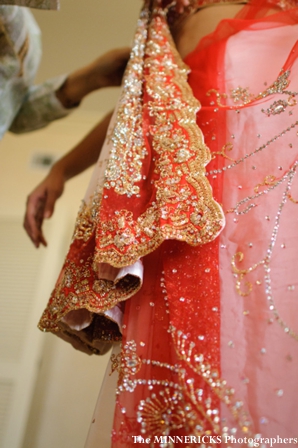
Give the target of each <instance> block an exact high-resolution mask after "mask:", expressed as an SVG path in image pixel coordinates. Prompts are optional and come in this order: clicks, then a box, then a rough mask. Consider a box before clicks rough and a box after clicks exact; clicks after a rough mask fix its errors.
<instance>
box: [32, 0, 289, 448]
mask: <svg viewBox="0 0 298 448" xmlns="http://www.w3.org/2000/svg"><path fill="white" fill-rule="evenodd" d="M272 7H275V8H276V12H275V13H274V14H271V15H268V16H267V12H268V11H269V9H270V8H272ZM297 37H298V8H297V6H296V4H295V2H294V3H293V2H287V1H284V2H273V1H268V2H265V1H260V2H256V1H253V2H249V3H248V4H247V5H246V6H245V7H244V8H243V9H242V10H241V12H240V13H239V14H238V16H237V17H236V18H234V19H232V20H223V21H222V22H221V23H220V24H219V25H218V27H217V29H216V31H215V32H214V33H212V34H211V35H209V36H206V37H205V38H204V39H202V40H201V42H199V44H198V46H197V48H196V49H195V51H194V52H192V53H191V54H190V55H188V56H187V58H186V60H185V63H186V64H187V66H188V67H189V68H190V73H189V75H188V83H189V84H187V83H186V76H187V73H188V71H187V66H185V65H184V64H183V63H182V62H181V61H180V59H179V56H178V54H177V52H176V50H175V47H174V44H173V42H172V40H171V36H170V34H169V30H168V25H167V20H166V13H165V11H164V10H162V9H161V8H157V9H154V8H153V9H151V10H150V9H148V8H147V7H145V9H144V10H143V12H142V14H141V18H140V21H139V25H138V30H137V34H136V39H135V45H134V47H133V50H132V57H131V61H130V63H129V66H128V69H127V73H126V76H125V80H124V87H123V93H122V96H121V98H120V101H119V104H118V108H117V111H116V112H115V115H114V119H113V123H112V125H111V132H110V134H109V136H108V139H107V143H106V147H105V149H104V152H103V155H102V158H101V159H100V161H99V164H98V166H97V168H96V170H95V174H94V177H93V180H92V182H91V184H90V187H89V189H88V192H87V195H86V198H85V203H84V206H83V208H82V210H81V212H80V215H79V218H78V221H77V226H76V229H75V233H74V240H73V243H72V246H71V248H70V252H69V254H68V256H67V259H66V262H65V265H64V267H63V270H62V273H61V276H60V278H59V280H58V283H57V285H56V288H55V291H54V292H53V295H52V297H51V299H50V302H49V305H48V307H47V309H46V311H45V313H44V315H43V317H42V319H41V322H40V327H41V328H42V329H45V330H50V331H53V332H56V333H57V334H58V335H60V336H61V337H63V338H64V339H66V340H69V341H70V342H72V343H73V345H74V346H76V347H78V348H81V349H83V350H85V351H87V352H92V351H94V352H103V351H105V350H106V347H107V344H109V343H110V342H111V341H113V340H114V341H118V340H120V338H122V351H121V354H120V355H118V356H117V357H115V358H114V359H113V365H114V368H117V369H118V371H119V383H118V388H117V395H116V411H115V419H114V429H113V433H112V446H113V447H114V448H120V447H121V448H122V447H123V448H124V447H130V446H134V444H135V443H136V442H137V441H138V440H139V439H136V437H137V436H140V437H143V438H144V439H149V440H150V442H149V446H152V447H161V446H163V447H172V446H177V447H179V446H181V447H182V446H188V447H195V446H203V445H204V444H205V446H218V444H221V446H231V443H232V444H233V445H232V446H235V447H240V446H253V445H252V444H253V443H256V442H253V440H254V438H257V439H261V438H263V441H261V442H259V443H260V446H262V444H263V446H270V441H268V439H269V438H273V439H274V438H275V439H276V440H277V437H279V438H280V439H283V440H284V439H288V442H287V443H288V444H290V446H294V444H295V443H297V442H295V440H297V437H298V434H297V421H298V418H297V417H298V415H297V406H296V403H295V400H294V399H293V398H294V397H295V394H296V393H297V380H296V378H297V359H298V356H297V355H298V351H297V340H298V334H297V328H298V326H297V288H298V283H297V273H296V272H297V270H296V260H297V244H298V243H297V241H298V239H297V236H298V234H297V232H298V230H297V229H298V226H297V219H298V215H297V199H298V185H297V180H296V170H297V164H298V143H297V138H298V137H297V135H298V109H297V95H298V76H297V75H298V64H297V51H298V44H297ZM189 86H190V87H191V89H192V90H191V89H190V88H189ZM192 93H193V94H192ZM198 101H199V103H198ZM108 153H109V161H108V162H107V166H106V170H105V175H104V177H103V178H102V179H100V181H99V173H100V172H101V173H102V165H103V164H104V163H105V162H104V160H105V158H106V157H107V154H108ZM122 315H123V321H122ZM121 333H122V335H121ZM233 438H234V440H233ZM266 439H267V440H266ZM140 440H141V439H140ZM275 443H278V442H275ZM255 446H256V445H255Z"/></svg>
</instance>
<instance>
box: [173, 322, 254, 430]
mask: <svg viewBox="0 0 298 448" xmlns="http://www.w3.org/2000/svg"><path fill="white" fill-rule="evenodd" d="M170 332H171V334H172V337H173V341H174V346H175V349H176V353H177V355H178V357H179V359H180V360H182V361H183V362H184V363H185V365H187V366H188V367H189V368H190V369H191V370H192V372H193V373H194V374H195V375H199V376H200V378H202V380H203V381H204V382H205V383H206V385H208V386H209V387H210V388H211V390H212V392H213V393H214V394H215V395H216V396H217V397H218V398H219V399H220V401H222V402H223V403H224V404H225V405H226V406H227V408H228V409H229V410H230V412H231V414H232V416H233V418H234V419H235V421H236V422H237V424H238V426H239V428H240V429H241V430H242V432H243V433H244V434H246V435H247V436H252V433H251V428H252V425H251V420H250V417H249V415H248V413H247V411H245V409H243V403H242V402H239V401H238V400H236V399H235V397H234V394H235V391H234V389H232V388H231V387H229V386H228V385H227V383H226V381H225V380H223V379H221V378H220V376H219V372H218V371H217V370H216V369H213V368H212V366H210V364H209V363H208V362H207V361H205V360H204V356H203V355H202V354H199V353H198V352H196V351H195V350H194V349H195V347H196V344H195V343H194V342H192V341H189V340H188V337H187V335H185V334H183V333H182V332H181V331H177V329H176V328H175V327H173V326H172V327H171V328H170ZM179 374H180V375H181V382H180V384H182V385H183V386H182V387H183V388H184V392H186V394H187V396H188V397H189V398H190V401H191V403H192V405H194V407H195V409H197V410H198V412H199V413H201V414H202V413H203V415H204V417H205V418H206V419H207V421H208V422H209V423H211V425H212V429H213V431H214V433H215V434H219V435H222V436H225V435H227V434H228V431H229V428H228V427H227V426H225V427H224V428H221V425H220V418H219V409H218V408H217V407H215V408H214V406H212V401H211V399H210V394H208V389H206V390H204V389H198V390H194V388H193V383H194V381H193V380H192V379H191V378H189V377H188V378H187V375H186V370H185V369H182V370H181V371H180V372H179ZM202 429H203V428H202ZM198 435H199V434H198Z"/></svg>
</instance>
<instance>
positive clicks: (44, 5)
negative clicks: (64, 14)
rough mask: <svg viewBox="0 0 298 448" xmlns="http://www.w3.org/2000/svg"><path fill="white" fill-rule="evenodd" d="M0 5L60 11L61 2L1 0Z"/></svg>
mask: <svg viewBox="0 0 298 448" xmlns="http://www.w3.org/2000/svg"><path fill="white" fill-rule="evenodd" d="M0 5H16V6H26V7H28V8H37V9H59V6H60V2H59V0H0Z"/></svg>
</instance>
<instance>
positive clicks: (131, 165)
mask: <svg viewBox="0 0 298 448" xmlns="http://www.w3.org/2000/svg"><path fill="white" fill-rule="evenodd" d="M148 19H149V11H148V9H147V8H144V10H143V11H142V13H141V17H140V19H139V22H138V28H137V32H136V35H135V42H134V46H133V48H132V52H131V56H130V60H129V62H128V65H127V69H126V73H125V77H124V82H123V91H122V95H121V98H120V102H119V104H120V106H119V109H118V112H117V120H116V124H115V128H114V130H113V133H112V136H111V139H112V142H113V146H112V150H111V154H110V159H109V163H108V167H107V170H106V173H105V177H106V181H105V188H106V189H110V188H111V189H114V190H115V192H116V193H117V194H120V195H123V194H126V195H128V196H132V195H136V194H138V193H139V191H140V187H139V186H138V185H136V184H137V183H138V182H140V180H141V178H142V174H141V172H142V161H143V160H144V158H145V157H146V156H147V155H148V153H147V149H146V147H145V144H144V138H143V129H142V90H143V84H142V79H143V70H144V49H145V43H146V38H147V22H148Z"/></svg>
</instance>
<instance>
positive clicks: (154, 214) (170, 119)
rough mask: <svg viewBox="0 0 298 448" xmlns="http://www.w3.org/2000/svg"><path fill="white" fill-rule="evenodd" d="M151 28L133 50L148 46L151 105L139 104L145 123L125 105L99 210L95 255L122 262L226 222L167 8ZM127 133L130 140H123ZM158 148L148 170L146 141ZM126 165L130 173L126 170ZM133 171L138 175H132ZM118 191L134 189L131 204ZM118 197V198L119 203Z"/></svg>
mask: <svg viewBox="0 0 298 448" xmlns="http://www.w3.org/2000/svg"><path fill="white" fill-rule="evenodd" d="M143 28H144V24H143V23H142V24H141V29H142V30H143ZM148 33H149V34H148V41H147V43H146V47H145V50H144V49H143V46H144V40H143V39H142V40H141V41H140V40H139V39H137V41H136V44H135V47H136V48H135V47H134V49H133V55H134V54H137V55H139V54H140V53H141V52H142V51H144V54H145V63H144V68H143V71H144V72H143V76H144V79H145V83H144V86H143V96H144V98H143V100H144V104H146V106H144V107H143V109H142V110H141V108H140V104H139V102H138V103H137V106H136V108H137V110H134V112H135V113H136V115H137V120H141V121H142V126H143V128H141V127H140V123H139V124H138V122H136V126H132V124H131V121H130V119H129V117H130V114H127V113H126V112H125V111H124V109H123V107H124V106H123V107H121V108H120V111H119V114H118V124H117V127H116V130H115V137H113V138H114V147H113V152H112V160H111V162H110V165H109V168H108V172H107V179H108V181H107V182H106V184H105V190H104V193H103V195H104V197H105V194H107V196H108V199H107V200H105V199H103V201H102V203H101V207H100V212H99V213H100V215H99V217H100V219H99V226H98V228H97V248H96V255H95V260H96V261H97V262H108V263H110V264H112V265H113V266H117V267H121V266H126V265H129V264H133V263H134V262H135V261H136V260H138V259H139V258H140V257H142V256H144V255H146V254H148V253H150V252H152V251H153V250H155V249H156V248H157V247H158V246H159V245H160V244H161V243H162V242H163V241H164V240H166V239H178V240H179V241H186V242H187V243H188V244H191V245H198V244H206V243H208V242H209V241H212V240H213V239H214V238H215V237H216V236H217V235H218V234H219V233H220V231H221V230H222V228H223V226H224V216H223V213H222V210H221V207H220V205H219V204H218V203H217V202H216V201H215V200H214V199H213V197H212V190H211V187H210V184H209V182H208V181H207V179H206V177H205V166H206V165H207V163H208V162H209V161H210V160H211V155H210V151H209V149H208V148H207V146H206V145H205V143H204V140H203V135H202V132H201V130H200V129H199V128H198V126H197V124H196V112H197V110H198V109H199V103H198V102H197V100H195V99H194V97H193V95H192V92H191V90H190V88H189V86H188V84H187V81H186V77H187V73H188V69H187V67H186V66H185V65H184V64H183V63H182V62H181V60H180V57H179V55H178V53H177V51H176V49H175V46H174V43H173V42H172V38H171V35H170V33H169V31H168V26H167V24H166V21H165V17H164V14H163V12H162V11H161V10H160V9H157V10H156V11H155V13H154V14H153V17H152V18H151V22H150V27H149V31H148ZM139 35H142V36H144V31H138V32H137V36H139ZM139 47H141V48H139ZM134 59H135V57H134V56H133V58H132V61H134ZM137 67H139V65H138V64H137ZM135 72H136V73H137V77H138V76H139V73H141V68H140V67H139V68H138V69H137V70H136V67H135V66H134V65H131V66H130V67H129V69H128V73H127V75H126V78H125V81H124V85H125V86H127V88H126V89H125V90H124V97H123V99H122V100H121V103H122V104H123V105H124V104H125V105H126V104H128V106H127V107H129V105H130V104H133V105H135V103H134V96H135V89H133V90H132V92H131V90H130V89H129V88H128V86H131V85H132V86H134V84H135V81H131V78H132V77H133V75H134V74H135ZM161 73H162V75H161ZM134 76H135V75H134ZM138 86H139V81H138ZM138 94H139V90H138ZM138 101H139V100H138ZM136 127H137V130H136ZM120 134H121V135H125V136H126V137H125V139H126V140H125V141H124V140H123V141H124V144H120V145H119V146H117V143H118V142H119V135H120ZM136 135H137V136H138V143H137V146H136V147H134V146H133V145H130V146H128V145H127V140H129V141H135V138H136ZM142 135H143V137H142ZM120 143H121V142H120ZM150 147H152V156H151V157H152V162H151V163H152V169H150V172H148V169H149V165H148V163H149V162H150V161H146V158H145V159H144V161H143V165H142V164H141V162H140V158H139V156H138V151H139V149H138V148H143V150H142V151H143V152H142V154H148V151H149V150H145V149H144V148H150ZM126 154H127V157H130V158H131V160H132V161H133V162H132V163H133V164H134V165H133V166H131V169H130V166H128V165H127V163H125V162H123V160H124V159H126ZM121 165H123V166H122V167H121ZM136 167H137V168H136ZM123 169H124V171H125V173H126V174H123V173H122V171H123ZM111 173H117V179H119V182H121V187H120V186H119V185H120V184H119V185H118V184H117V182H118V180H116V178H113V181H111ZM128 174H129V175H131V178H130V180H127V175H128ZM123 179H126V180H125V183H126V185H134V186H133V188H130V187H129V188H124V181H123ZM136 180H137V181H138V182H137V183H138V185H136ZM140 188H141V190H142V191H144V190H147V191H148V197H150V201H148V202H147V203H145V202H142V200H141V198H140V199H138V198H136V199H135V198H131V196H132V195H135V194H137V193H138V192H139V189H140ZM105 191H107V193H105ZM118 194H121V195H122V194H126V196H127V199H126V200H125V201H124V202H125V203H126V205H127V208H122V209H119V208H117V201H119V198H118V196H117V195H118ZM130 198H131V199H130ZM111 204H115V206H114V208H113V207H112V206H111ZM122 204H123V201H122ZM144 209H145V210H144ZM139 210H140V212H139Z"/></svg>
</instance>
